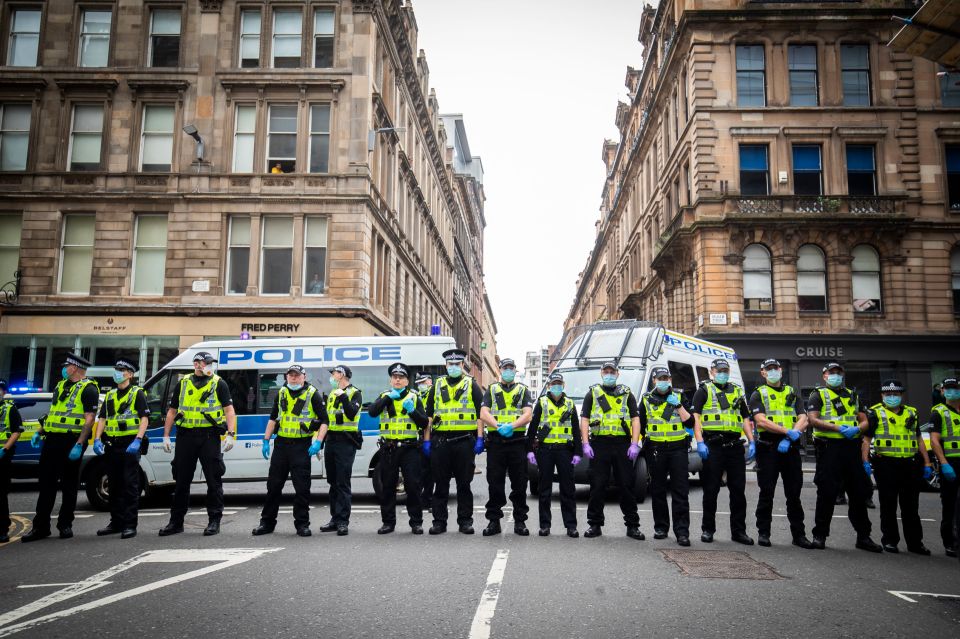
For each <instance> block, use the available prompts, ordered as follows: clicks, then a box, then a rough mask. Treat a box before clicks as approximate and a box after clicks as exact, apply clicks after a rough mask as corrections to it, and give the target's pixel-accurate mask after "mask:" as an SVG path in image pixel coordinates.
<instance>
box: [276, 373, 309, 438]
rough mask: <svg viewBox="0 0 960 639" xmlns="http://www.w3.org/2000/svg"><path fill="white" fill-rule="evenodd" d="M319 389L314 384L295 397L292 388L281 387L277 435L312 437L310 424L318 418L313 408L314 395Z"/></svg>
mask: <svg viewBox="0 0 960 639" xmlns="http://www.w3.org/2000/svg"><path fill="white" fill-rule="evenodd" d="M316 392H317V389H316V388H314V387H313V386H309V385H308V386H307V388H306V389H305V390H304V391H303V392H302V393H300V396H299V397H297V398H296V399H294V397H293V394H292V393H291V392H290V389H289V388H287V387H286V386H281V387H280V395H279V400H278V401H279V402H280V406H279V408H280V411H279V415H278V417H279V418H280V423H279V428H278V430H277V437H286V438H289V439H302V438H304V437H312V436H313V432H312V431H311V430H310V424H311V423H312V422H313V420H315V419H317V418H318V417H319V415H317V411H315V410H313V395H314V393H316Z"/></svg>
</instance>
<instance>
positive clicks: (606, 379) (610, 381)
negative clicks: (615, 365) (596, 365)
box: [600, 375, 617, 386]
mask: <svg viewBox="0 0 960 639" xmlns="http://www.w3.org/2000/svg"><path fill="white" fill-rule="evenodd" d="M600 379H602V380H603V385H604V386H613V385H614V384H616V383H617V376H616V375H604V376H603V377H601V378H600Z"/></svg>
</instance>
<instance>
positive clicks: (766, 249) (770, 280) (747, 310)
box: [740, 242, 777, 314]
mask: <svg viewBox="0 0 960 639" xmlns="http://www.w3.org/2000/svg"><path fill="white" fill-rule="evenodd" d="M754 246H757V247H760V248H762V249H763V250H764V252H765V253H766V257H767V263H768V264H769V268H768V269H762V270H761V269H750V270H749V271H748V270H747V266H746V265H747V255H746V254H747V250H748V249H749V248H751V247H754ZM741 255H743V258H744V260H743V263H742V265H741V269H740V270H741V272H742V273H741V275H742V277H741V284H742V286H743V311H744V313H750V314H754V313H775V312H776V310H777V308H776V304H775V299H774V290H773V252H772V251H771V250H770V247H769V246H767V245H766V244H763V243H761V242H751V243H750V244H747V245H746V246H744V247H743V252H742V253H741ZM747 273H766V274H767V276H768V277H767V284H768V286H769V290H770V308H749V307H748V304H747V300H762V299H764V298H762V297H750V298H748V297H747V287H746V279H747V277H746V276H747Z"/></svg>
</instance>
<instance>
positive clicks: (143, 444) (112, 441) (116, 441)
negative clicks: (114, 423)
mask: <svg viewBox="0 0 960 639" xmlns="http://www.w3.org/2000/svg"><path fill="white" fill-rule="evenodd" d="M136 438H137V436H136V435H135V434H134V435H119V436H113V435H107V434H104V435H102V436H101V437H100V439H101V440H103V443H104V444H105V445H107V446H111V447H113V446H116V447H118V448H123V449H124V451H126V448H127V446H129V445H130V444H131V443H133V440H135V439H136ZM149 449H150V438H149V437H147V436H146V435H144V436H143V439H141V440H140V454H141V455H146V454H147V451H148V450H149Z"/></svg>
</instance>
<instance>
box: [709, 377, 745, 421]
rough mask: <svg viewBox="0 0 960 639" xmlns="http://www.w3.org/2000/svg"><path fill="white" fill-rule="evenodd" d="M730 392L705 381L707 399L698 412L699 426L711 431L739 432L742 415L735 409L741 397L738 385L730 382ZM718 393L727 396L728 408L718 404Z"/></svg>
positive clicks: (741, 392)
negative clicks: (731, 389)
mask: <svg viewBox="0 0 960 639" xmlns="http://www.w3.org/2000/svg"><path fill="white" fill-rule="evenodd" d="M731 387H732V388H733V391H732V392H729V393H724V392H722V391H720V389H719V388H717V386H716V385H715V384H714V383H713V382H708V383H707V401H706V403H705V404H704V405H703V409H702V410H701V412H700V426H701V428H703V430H706V431H713V432H728V433H739V432H741V431H742V430H743V425H742V424H743V417H742V416H741V415H740V412H739V411H738V410H737V408H736V406H737V402H739V401H740V400H741V399H742V398H743V391H741V390H740V387H739V386H736V385H733V384H731ZM720 395H723V396H725V397H726V398H727V405H728V408H722V407H721V406H720Z"/></svg>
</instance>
